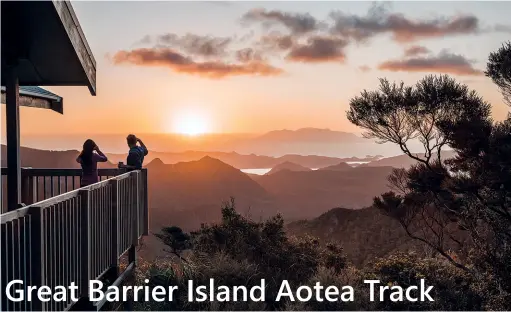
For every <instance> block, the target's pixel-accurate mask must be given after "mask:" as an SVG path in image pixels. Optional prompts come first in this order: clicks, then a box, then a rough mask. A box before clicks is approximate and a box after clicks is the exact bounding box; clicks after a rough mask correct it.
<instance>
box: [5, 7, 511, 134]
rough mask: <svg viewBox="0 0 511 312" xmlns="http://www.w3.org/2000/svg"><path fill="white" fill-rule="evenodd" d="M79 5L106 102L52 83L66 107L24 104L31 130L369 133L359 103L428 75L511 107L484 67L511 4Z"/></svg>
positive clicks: (510, 29)
mask: <svg viewBox="0 0 511 312" xmlns="http://www.w3.org/2000/svg"><path fill="white" fill-rule="evenodd" d="M72 3H73V7H74V9H75V11H76V14H77V16H78V19H79V21H80V23H81V26H82V28H83V31H84V33H85V35H86V38H87V40H88V42H89V45H90V47H91V50H92V52H93V53H94V56H95V58H96V61H97V96H95V97H93V96H91V95H90V93H89V92H88V89H87V88H86V87H48V88H47V89H49V90H51V91H52V92H55V93H57V94H59V95H61V96H63V97H64V115H59V114H57V113H54V112H51V111H43V110H39V109H27V108H22V109H21V118H22V119H21V133H22V134H24V133H25V134H31V133H37V132H43V133H48V134H51V133H57V132H60V133H62V132H63V131H65V132H66V133H126V132H135V133H159V132H176V131H178V132H179V131H181V132H183V131H185V132H187V131H188V132H200V131H206V132H236V133H246V132H250V133H255V132H265V131H269V130H275V129H298V128H302V127H318V128H330V129H334V130H342V131H350V132H358V130H357V129H356V128H355V127H354V126H352V125H351V124H350V123H349V122H348V121H347V119H346V116H345V111H346V110H347V109H348V106H349V104H348V103H349V100H350V98H352V97H353V96H356V95H358V94H359V92H360V91H362V90H363V89H375V88H376V87H377V86H378V78H380V77H387V78H388V79H389V80H391V81H400V80H403V81H404V82H405V83H407V84H412V83H415V82H416V81H417V80H419V79H420V78H422V77H423V76H425V75H427V74H430V73H433V74H434V73H448V74H451V75H453V76H454V77H456V78H457V79H458V80H459V81H461V82H464V83H466V84H468V85H469V86H470V87H471V88H473V89H475V90H477V91H478V92H479V93H480V94H481V95H482V96H483V97H484V98H485V99H486V100H487V101H489V102H490V103H492V104H493V112H494V115H495V117H496V118H497V119H502V117H503V116H504V115H505V113H506V112H507V111H508V110H509V108H508V107H507V106H505V105H504V104H503V101H502V96H501V95H500V93H499V92H498V89H497V88H496V86H495V85H494V84H493V83H492V82H491V81H490V80H489V79H488V78H486V77H485V76H484V74H483V73H482V71H484V69H485V64H486V60H487V58H488V55H489V53H490V52H492V51H495V50H497V49H498V48H499V47H500V46H501V45H502V44H503V42H504V41H506V40H509V38H511V20H510V19H509V13H510V12H511V2H392V3H381V2H380V3H378V4H377V5H375V4H374V3H371V2H318V1H316V2H205V1H202V2H104V1H101V2H99V1H95V2H81V1H80V2H77V1H73V2H72ZM2 118H5V105H2ZM2 120H4V119H2ZM43 124H44V127H41V126H42V125H43ZM4 127H5V126H4ZM2 131H5V129H2Z"/></svg>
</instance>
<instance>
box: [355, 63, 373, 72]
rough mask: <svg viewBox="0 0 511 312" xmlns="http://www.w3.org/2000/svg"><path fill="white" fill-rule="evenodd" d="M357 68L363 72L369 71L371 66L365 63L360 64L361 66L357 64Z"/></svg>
mask: <svg viewBox="0 0 511 312" xmlns="http://www.w3.org/2000/svg"><path fill="white" fill-rule="evenodd" d="M358 69H360V70H361V71H363V72H364V73H365V72H368V71H370V70H371V67H369V66H367V65H362V66H359V67H358Z"/></svg>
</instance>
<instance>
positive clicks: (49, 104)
mask: <svg viewBox="0 0 511 312" xmlns="http://www.w3.org/2000/svg"><path fill="white" fill-rule="evenodd" d="M1 90H2V96H1V102H2V104H5V87H1ZM19 105H20V106H28V107H37V108H45V109H51V110H53V111H55V112H57V113H60V114H63V113H64V100H63V98H62V97H60V96H58V95H56V94H54V93H51V92H50V91H47V90H45V89H43V88H39V87H32V86H21V87H20V89H19Z"/></svg>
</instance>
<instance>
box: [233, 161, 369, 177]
mask: <svg viewBox="0 0 511 312" xmlns="http://www.w3.org/2000/svg"><path fill="white" fill-rule="evenodd" d="M346 163H347V164H348V165H351V166H353V167H356V166H359V165H362V164H367V163H368V162H367V161H348V162H346ZM318 169H319V168H312V170H318ZM240 170H241V172H245V173H250V174H257V175H264V174H266V173H268V172H269V171H270V170H271V168H254V169H240Z"/></svg>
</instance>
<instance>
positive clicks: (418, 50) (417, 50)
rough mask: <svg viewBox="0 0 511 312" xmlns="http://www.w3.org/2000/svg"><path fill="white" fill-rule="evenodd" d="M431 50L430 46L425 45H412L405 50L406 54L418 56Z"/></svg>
mask: <svg viewBox="0 0 511 312" xmlns="http://www.w3.org/2000/svg"><path fill="white" fill-rule="evenodd" d="M429 52H430V51H429V49H428V48H426V47H423V46H418V45H415V46H411V47H409V48H408V49H406V50H405V56H416V55H419V54H428V53H429Z"/></svg>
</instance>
